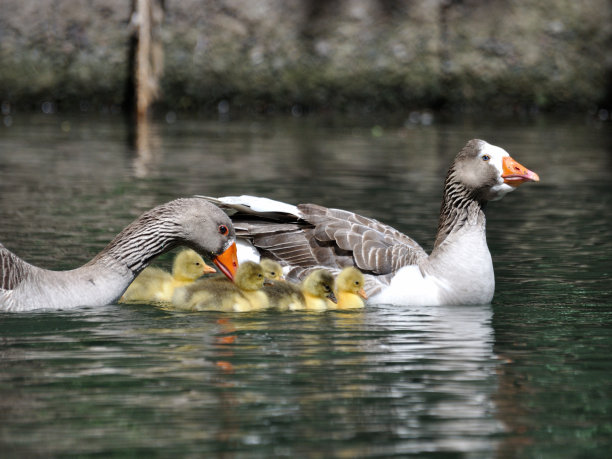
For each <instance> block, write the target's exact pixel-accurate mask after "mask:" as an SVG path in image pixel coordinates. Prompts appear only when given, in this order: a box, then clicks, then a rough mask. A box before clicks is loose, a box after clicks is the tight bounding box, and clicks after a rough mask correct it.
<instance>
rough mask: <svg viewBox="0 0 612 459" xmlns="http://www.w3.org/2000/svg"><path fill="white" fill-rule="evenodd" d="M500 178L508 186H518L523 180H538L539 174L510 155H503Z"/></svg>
mask: <svg viewBox="0 0 612 459" xmlns="http://www.w3.org/2000/svg"><path fill="white" fill-rule="evenodd" d="M502 169H503V171H502V178H503V179H504V183H507V184H508V185H510V186H514V187H516V186H519V185H520V184H521V183H525V182H539V181H540V176H539V175H538V174H536V173H535V172H533V171H530V170H529V169H527V168H526V167H525V166H523V165H522V164H520V163H519V162H518V161H516V160H514V159H512V158H511V157H510V156H504V159H503V160H502Z"/></svg>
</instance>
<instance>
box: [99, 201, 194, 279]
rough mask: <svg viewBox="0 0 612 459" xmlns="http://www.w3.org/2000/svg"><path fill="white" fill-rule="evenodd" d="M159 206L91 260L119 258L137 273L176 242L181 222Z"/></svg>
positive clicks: (116, 259) (177, 243)
mask: <svg viewBox="0 0 612 459" xmlns="http://www.w3.org/2000/svg"><path fill="white" fill-rule="evenodd" d="M156 210H157V212H155V211H156ZM160 210H161V209H153V211H150V212H147V213H145V214H143V215H142V216H141V217H140V218H138V219H137V220H136V221H134V222H133V223H131V224H130V225H129V226H127V227H126V228H125V229H124V230H123V231H121V232H120V233H119V234H118V235H117V236H116V237H115V239H113V240H112V241H111V242H110V243H109V244H108V246H106V248H105V249H104V250H103V251H102V252H100V253H99V254H98V255H97V256H96V257H95V258H94V259H93V260H92V261H91V262H90V263H95V262H98V261H100V262H106V263H108V262H109V261H110V262H111V263H112V262H118V263H120V264H122V265H125V266H126V267H127V268H128V269H129V270H130V271H132V272H133V273H134V275H135V276H136V275H138V274H139V273H140V272H141V271H142V270H143V269H144V268H146V266H147V265H148V264H149V262H150V261H151V260H152V259H153V258H155V257H156V256H158V255H161V254H162V253H165V252H167V251H169V250H171V249H173V248H174V247H176V246H178V245H179V244H180V243H181V242H182V237H181V236H182V231H181V225H180V224H178V223H177V222H175V221H173V220H172V219H171V218H169V216H166V215H165V214H164V212H160Z"/></svg>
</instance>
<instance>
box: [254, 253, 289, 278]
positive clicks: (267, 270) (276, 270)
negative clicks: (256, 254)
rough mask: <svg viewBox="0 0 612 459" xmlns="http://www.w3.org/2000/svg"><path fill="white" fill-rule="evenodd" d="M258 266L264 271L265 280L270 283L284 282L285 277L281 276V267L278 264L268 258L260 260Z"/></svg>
mask: <svg viewBox="0 0 612 459" xmlns="http://www.w3.org/2000/svg"><path fill="white" fill-rule="evenodd" d="M259 264H260V265H261V267H262V268H263V270H264V275H265V276H266V279H268V280H271V281H279V280H284V278H285V276H283V268H282V267H281V265H280V263H277V262H276V261H274V260H270V259H269V258H262V259H261V260H260V261H259Z"/></svg>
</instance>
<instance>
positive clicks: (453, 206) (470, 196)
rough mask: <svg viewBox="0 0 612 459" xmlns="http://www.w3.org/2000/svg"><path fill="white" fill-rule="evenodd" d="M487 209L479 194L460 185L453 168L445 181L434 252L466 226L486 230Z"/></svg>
mask: <svg viewBox="0 0 612 459" xmlns="http://www.w3.org/2000/svg"><path fill="white" fill-rule="evenodd" d="M485 207H486V201H485V200H483V199H479V198H478V193H476V192H474V191H473V190H470V189H468V188H467V187H466V186H465V185H463V184H462V183H460V182H459V180H457V177H456V171H455V169H454V168H451V169H450V170H449V172H448V175H447V176H446V180H445V181H444V197H443V199H442V206H441V208H440V219H439V220H438V232H437V235H436V241H435V243H434V250H435V249H436V248H437V247H438V246H440V245H441V244H442V243H443V242H444V241H445V240H446V238H447V237H448V236H449V235H451V234H452V233H454V232H456V231H458V230H460V229H461V228H463V227H464V226H466V225H481V226H482V227H483V230H484V226H485V223H486V219H485V214H484V209H485Z"/></svg>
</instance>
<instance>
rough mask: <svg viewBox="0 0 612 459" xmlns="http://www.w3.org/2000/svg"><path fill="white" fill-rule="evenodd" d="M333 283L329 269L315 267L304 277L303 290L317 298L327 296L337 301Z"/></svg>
mask: <svg viewBox="0 0 612 459" xmlns="http://www.w3.org/2000/svg"><path fill="white" fill-rule="evenodd" d="M334 284H335V283H334V276H332V274H331V273H330V272H329V271H327V270H325V269H317V270H315V271H313V272H311V273H310V274H309V275H308V276H307V277H306V279H304V283H303V290H304V292H305V293H308V294H309V295H312V296H315V297H317V298H327V299H329V300H330V301H332V302H334V303H337V302H338V300H337V298H336V295H335V294H334Z"/></svg>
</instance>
